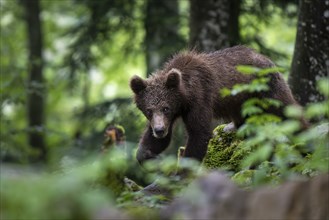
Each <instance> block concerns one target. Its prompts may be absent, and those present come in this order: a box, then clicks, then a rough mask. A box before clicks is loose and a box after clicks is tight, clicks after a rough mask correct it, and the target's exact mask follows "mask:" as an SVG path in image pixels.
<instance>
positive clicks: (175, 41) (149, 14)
mask: <svg viewBox="0 0 329 220" xmlns="http://www.w3.org/2000/svg"><path fill="white" fill-rule="evenodd" d="M179 24H180V21H179V11H178V0H148V1H147V3H146V15H145V19H144V25H145V30H146V33H145V47H146V48H145V49H146V65H147V75H149V74H151V73H152V72H153V71H155V70H156V69H158V68H159V67H160V66H161V65H162V64H163V63H164V62H165V61H166V60H167V59H168V58H169V57H170V56H171V55H172V54H173V53H175V52H177V51H179V50H180V49H182V48H183V46H184V40H183V38H182V37H181V36H180V35H179V33H178V30H179Z"/></svg>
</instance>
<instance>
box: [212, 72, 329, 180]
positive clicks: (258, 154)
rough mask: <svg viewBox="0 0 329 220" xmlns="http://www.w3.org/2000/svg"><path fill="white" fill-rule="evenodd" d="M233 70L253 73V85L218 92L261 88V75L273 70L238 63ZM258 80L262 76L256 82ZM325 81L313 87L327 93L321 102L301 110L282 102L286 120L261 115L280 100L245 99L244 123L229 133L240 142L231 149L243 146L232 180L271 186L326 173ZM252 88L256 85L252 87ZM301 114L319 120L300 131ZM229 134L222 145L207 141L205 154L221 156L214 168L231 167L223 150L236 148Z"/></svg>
mask: <svg viewBox="0 0 329 220" xmlns="http://www.w3.org/2000/svg"><path fill="white" fill-rule="evenodd" d="M239 70H240V71H242V72H243V73H245V72H246V73H245V74H254V76H255V80H253V82H257V83H251V84H248V85H246V84H245V85H236V86H235V87H233V89H232V90H227V89H226V90H225V91H224V95H236V94H238V93H240V92H254V91H263V89H264V88H266V87H267V85H266V84H264V83H266V82H267V80H265V78H266V77H267V76H266V75H267V74H269V73H271V72H272V71H276V69H268V70H261V71H260V70H259V69H258V68H253V67H242V68H239ZM259 78H261V79H264V80H257V79H259ZM262 84H263V85H262ZM328 85H329V81H328V79H322V80H320V81H319V82H318V88H319V91H320V92H321V93H323V94H324V95H325V96H326V97H327V99H326V100H325V101H323V102H320V103H313V104H310V105H309V106H307V107H306V109H305V112H304V111H303V110H302V109H301V108H300V107H297V106H288V107H287V108H286V111H285V112H286V116H287V117H288V118H289V119H288V120H285V121H282V120H281V118H279V117H277V116H275V115H271V114H268V113H264V110H266V109H268V108H269V107H279V106H280V105H281V104H280V103H279V102H278V101H276V100H272V99H259V98H252V99H250V100H248V101H246V102H245V103H244V105H243V108H242V115H243V116H244V117H246V118H247V119H246V122H245V124H244V125H242V126H241V127H240V128H239V130H238V131H237V133H236V136H233V137H234V138H238V139H240V140H241V139H242V140H243V141H240V143H239V145H238V148H237V151H236V152H238V151H239V149H243V150H244V151H245V152H244V153H245V154H243V157H242V158H241V157H240V158H237V159H238V160H237V161H235V162H236V163H238V169H235V172H236V173H235V174H234V176H233V177H232V178H233V179H234V180H236V181H237V182H238V183H244V184H248V185H250V184H252V185H258V184H264V183H273V184H277V183H279V182H281V181H283V180H286V179H289V178H293V177H295V176H298V175H306V176H310V175H311V176H312V175H316V174H317V173H319V172H328V170H329V168H328V162H329V149H328V141H329V139H328V132H329V129H328V125H329V114H328V112H329V101H328V95H329V94H328ZM258 86H259V89H257V88H256V87H258ZM265 90H266V89H265ZM302 117H305V118H306V119H307V120H310V121H312V120H313V121H314V120H318V121H319V119H321V120H320V121H319V122H317V123H313V124H312V125H311V126H310V128H308V129H306V130H304V131H301V118H302ZM225 135H226V134H221V135H219V137H218V136H215V138H216V139H217V140H221V139H224V138H226V136H225ZM234 135H235V134H234ZM234 138H233V139H231V140H232V142H228V143H225V144H224V145H223V146H222V144H223V143H222V142H214V140H213V139H212V141H210V145H209V152H208V153H211V157H213V156H214V155H216V154H217V155H220V156H221V157H222V154H223V155H225V156H227V158H226V161H225V160H223V161H220V162H219V163H218V166H217V167H220V168H226V167H227V166H229V167H232V165H231V164H232V158H233V157H232V153H227V152H228V151H229V149H231V148H236V146H235V145H236V142H235V140H234ZM216 139H215V140H216ZM213 144H214V146H212V145H213ZM213 148H221V149H217V150H220V151H221V152H212V151H213V150H212V149H213ZM231 151H232V150H231ZM233 152H234V153H236V152H235V151H233ZM224 153H225V154H224ZM216 157H217V156H216ZM215 167H216V166H215Z"/></svg>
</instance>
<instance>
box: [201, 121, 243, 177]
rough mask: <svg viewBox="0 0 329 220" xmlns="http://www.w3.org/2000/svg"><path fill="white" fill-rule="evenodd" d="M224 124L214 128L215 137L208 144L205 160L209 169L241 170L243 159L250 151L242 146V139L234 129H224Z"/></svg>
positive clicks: (204, 162) (204, 163) (205, 165)
mask: <svg viewBox="0 0 329 220" xmlns="http://www.w3.org/2000/svg"><path fill="white" fill-rule="evenodd" d="M225 126H226V124H224V125H219V126H218V127H216V128H215V129H214V135H213V138H212V139H210V141H209V144H208V151H207V154H206V156H205V158H204V160H203V165H204V167H206V168H208V169H218V168H221V169H226V170H232V171H234V172H237V171H239V165H240V162H241V160H242V159H243V158H244V157H245V156H246V155H247V154H248V153H249V152H248V151H247V150H244V149H242V148H241V147H240V143H241V140H240V139H239V138H238V137H237V136H236V133H235V132H234V131H224V130H223V129H224V127H225Z"/></svg>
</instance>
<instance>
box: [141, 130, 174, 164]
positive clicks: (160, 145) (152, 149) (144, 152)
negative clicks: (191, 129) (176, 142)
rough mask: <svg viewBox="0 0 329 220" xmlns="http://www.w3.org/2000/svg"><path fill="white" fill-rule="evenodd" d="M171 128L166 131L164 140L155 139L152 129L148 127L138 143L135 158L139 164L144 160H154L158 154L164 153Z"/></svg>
mask: <svg viewBox="0 0 329 220" xmlns="http://www.w3.org/2000/svg"><path fill="white" fill-rule="evenodd" d="M171 133H172V128H171V127H170V128H169V130H168V134H167V136H165V137H164V138H156V137H154V135H153V131H152V127H151V126H150V125H148V127H147V129H146V130H145V132H144V134H143V136H142V139H141V141H140V142H139V146H138V150H137V155H136V158H137V160H138V162H139V163H140V164H142V163H143V162H144V161H145V160H148V159H153V158H156V157H157V155H158V154H160V153H161V152H162V151H164V150H165V149H166V148H167V147H168V145H169V143H170V139H171Z"/></svg>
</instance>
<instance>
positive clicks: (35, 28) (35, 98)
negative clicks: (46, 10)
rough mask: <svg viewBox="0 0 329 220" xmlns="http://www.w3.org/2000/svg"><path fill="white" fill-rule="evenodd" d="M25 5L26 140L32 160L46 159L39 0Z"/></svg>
mask: <svg viewBox="0 0 329 220" xmlns="http://www.w3.org/2000/svg"><path fill="white" fill-rule="evenodd" d="M22 2H23V5H24V7H25V15H26V23H27V38H28V49H29V57H28V65H29V66H28V71H29V73H28V81H27V120H28V126H29V133H28V140H29V144H30V146H31V147H32V148H34V149H35V150H36V151H37V154H35V155H34V154H33V156H31V161H32V162H41V161H45V160H46V153H47V150H46V146H45V141H44V129H45V127H44V123H45V122H44V101H45V100H44V99H45V88H44V87H45V86H44V80H43V74H42V68H43V58H42V47H43V42H42V30H41V22H40V17H39V16H40V5H39V0H22Z"/></svg>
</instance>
